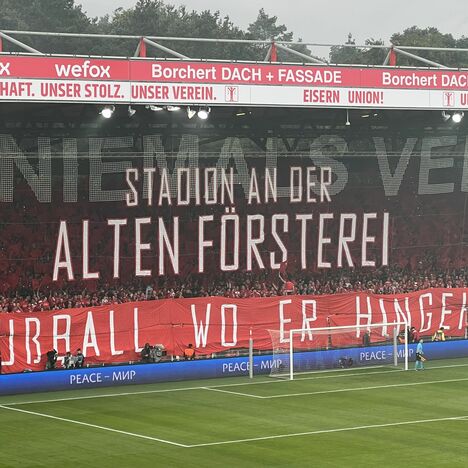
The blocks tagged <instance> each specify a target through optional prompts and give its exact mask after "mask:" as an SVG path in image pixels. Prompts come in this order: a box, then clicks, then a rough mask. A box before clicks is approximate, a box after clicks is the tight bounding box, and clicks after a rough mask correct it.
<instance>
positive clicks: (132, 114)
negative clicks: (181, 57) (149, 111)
mask: <svg viewBox="0 0 468 468" xmlns="http://www.w3.org/2000/svg"><path fill="white" fill-rule="evenodd" d="M127 112H128V116H129V117H133V116H134V115H135V114H136V109H134V108H133V107H132V106H128V110H127Z"/></svg>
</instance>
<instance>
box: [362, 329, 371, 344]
mask: <svg viewBox="0 0 468 468" xmlns="http://www.w3.org/2000/svg"><path fill="white" fill-rule="evenodd" d="M370 344H371V340H370V332H369V330H366V332H365V333H364V335H362V345H363V346H370Z"/></svg>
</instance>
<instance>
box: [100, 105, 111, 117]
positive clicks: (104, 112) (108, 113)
mask: <svg viewBox="0 0 468 468" xmlns="http://www.w3.org/2000/svg"><path fill="white" fill-rule="evenodd" d="M114 111H115V106H106V107H104V108H103V109H102V110H101V112H100V114H101V115H102V116H103V117H104V118H105V119H110V118H111V117H112V114H113V113H114Z"/></svg>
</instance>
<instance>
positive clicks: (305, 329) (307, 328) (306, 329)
mask: <svg viewBox="0 0 468 468" xmlns="http://www.w3.org/2000/svg"><path fill="white" fill-rule="evenodd" d="M309 306H312V307H311V308H312V316H310V317H309V316H308V315H307V308H308V307H309ZM301 311H302V326H301V328H302V334H301V341H305V337H306V333H307V337H308V339H309V340H310V341H312V339H313V336H312V331H311V328H312V327H311V324H312V322H315V321H316V320H317V301H316V300H315V299H304V300H302V301H301Z"/></svg>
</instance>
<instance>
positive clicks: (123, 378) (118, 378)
mask: <svg viewBox="0 0 468 468" xmlns="http://www.w3.org/2000/svg"><path fill="white" fill-rule="evenodd" d="M135 375H136V371H134V370H129V371H119V372H112V381H113V382H127V381H132V380H134V379H135Z"/></svg>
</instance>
